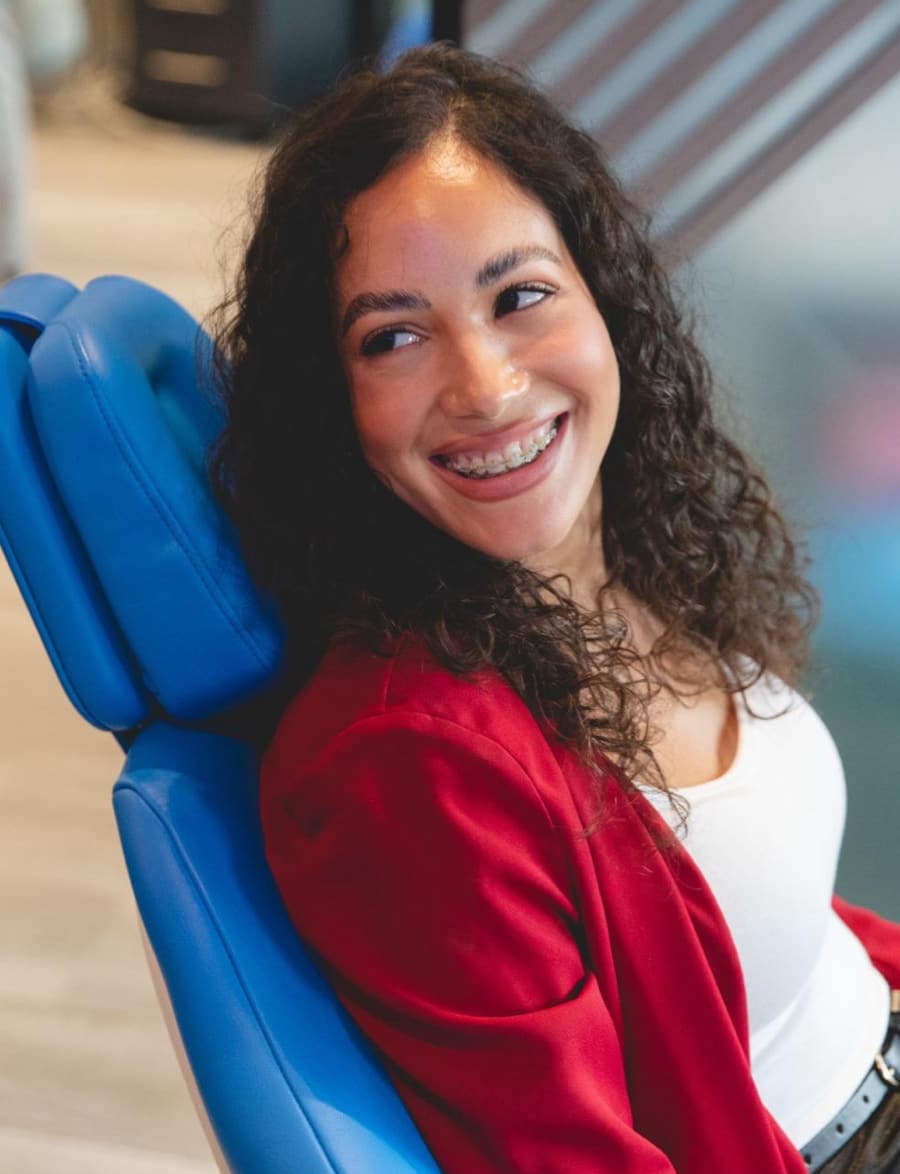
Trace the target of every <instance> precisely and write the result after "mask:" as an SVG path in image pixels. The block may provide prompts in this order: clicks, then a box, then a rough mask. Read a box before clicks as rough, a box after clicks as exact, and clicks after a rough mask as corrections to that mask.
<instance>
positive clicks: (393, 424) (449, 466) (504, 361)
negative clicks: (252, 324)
mask: <svg viewBox="0 0 900 1174" xmlns="http://www.w3.org/2000/svg"><path fill="white" fill-rule="evenodd" d="M345 226H346V228H347V232H348V236H349V245H348V248H347V251H346V252H345V254H344V256H343V257H342V258H341V260H340V262H339V265H338V269H337V273H336V308H337V323H338V331H339V334H340V339H339V345H340V349H341V355H342V360H343V364H344V369H345V372H346V375H347V379H348V383H349V388H350V394H351V401H352V406H353V414H354V418H355V421H356V427H357V430H358V434H359V439H360V443H361V446H362V450H363V453H364V455H365V458H366V460H367V461H368V463H369V465H370V466H371V468H372V469H373V470H374V472H375V473H376V474H378V476H379V477H381V479H382V480H383V481H384V482H385V483H386V484H387V485H388V486H389V487H390V488H391V489H392V490H393V492H394V493H396V494H397V496H398V497H400V498H402V499H403V501H405V502H406V503H407V504H408V505H410V506H412V508H413V509H415V510H417V511H418V513H420V514H421V515H423V516H424V517H425V518H427V519H428V520H429V521H430V522H432V523H433V524H434V525H435V526H438V527H440V529H442V530H444V531H446V532H447V533H449V534H451V535H453V537H455V538H457V539H459V541H461V542H464V543H466V544H467V545H469V546H473V547H476V548H477V549H478V550H481V551H484V552H485V553H487V554H490V555H493V556H495V557H497V558H502V559H516V560H519V561H522V562H524V563H525V564H526V565H530V566H532V567H533V568H534V569H538V570H541V571H543V572H544V573H548V572H549V573H552V572H554V571H559V570H566V569H567V568H568V566H569V565H570V564H572V563H573V562H574V561H577V560H578V559H580V558H583V553H584V550H583V548H584V546H585V543H587V542H591V543H596V542H597V528H598V524H599V514H600V482H599V477H598V471H599V468H600V462H601V461H602V459H603V455H604V453H605V452H606V448H607V445H608V444H609V440H610V437H611V435H612V431H613V426H614V424H615V419H616V412H617V409H618V399H619V374H618V367H617V365H616V358H615V354H614V353H613V348H612V344H611V342H610V338H609V334H608V333H607V330H606V325H605V323H604V321H603V318H602V317H601V315H600V312H599V311H598V309H597V307H596V305H595V304H594V300H593V298H592V297H591V295H590V293H589V292H588V289H587V286H586V285H585V283H584V281H583V279H582V277H581V275H580V273H579V272H578V269H577V268H576V266H575V263H574V261H573V260H572V258H571V256H570V255H569V252H568V250H567V248H566V246H565V244H564V242H563V240H562V237H561V236H560V234H559V232H558V230H557V228H556V225H555V223H554V221H553V220H552V218H551V217H550V215H549V213H548V212H547V211H546V209H545V208H544V207H543V205H542V204H540V203H538V202H537V201H536V200H534V199H533V198H532V197H531V196H529V195H527V194H526V193H525V192H524V191H522V190H521V189H520V188H518V187H517V186H516V185H515V184H514V183H513V182H512V181H511V180H509V179H508V178H507V177H506V176H505V175H504V174H503V173H502V172H501V171H500V170H498V169H497V168H496V167H495V166H493V165H492V164H491V163H489V162H488V161H486V160H484V159H482V158H481V157H480V156H478V155H475V154H474V153H472V152H471V151H470V150H469V149H468V148H466V147H464V146H463V145H461V144H460V143H459V142H458V141H457V140H455V139H452V138H449V137H445V138H443V139H441V140H439V141H438V142H436V143H434V144H433V145H431V146H430V147H429V148H427V149H426V150H425V151H423V152H421V153H420V154H418V155H415V156H413V157H412V158H411V159H409V160H407V161H404V162H403V163H401V164H399V165H398V166H396V167H395V168H393V169H392V170H391V171H390V172H388V173H387V174H386V175H385V176H384V177H383V178H382V179H380V180H379V181H378V182H377V183H376V184H374V185H373V186H372V187H371V188H369V189H368V190H366V191H364V192H362V193H361V194H360V195H359V196H357V197H356V198H355V199H354V200H353V201H352V202H351V204H350V206H349V208H348V210H347V214H346V218H345ZM595 549H599V548H598V547H595Z"/></svg>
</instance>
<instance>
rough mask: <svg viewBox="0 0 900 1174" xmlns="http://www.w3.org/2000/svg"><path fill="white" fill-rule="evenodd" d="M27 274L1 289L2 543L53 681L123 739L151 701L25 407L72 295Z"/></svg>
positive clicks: (55, 282)
mask: <svg viewBox="0 0 900 1174" xmlns="http://www.w3.org/2000/svg"><path fill="white" fill-rule="evenodd" d="M77 292H78V291H77V290H76V288H75V286H73V285H71V284H70V283H69V282H67V281H62V280H60V279H59V278H57V277H49V276H45V275H30V276H27V277H19V278H16V280H15V281H12V282H10V283H8V284H7V285H6V286H4V287H3V288H2V289H0V471H2V486H0V543H2V546H3V549H4V551H5V553H6V557H7V560H8V561H9V564H10V567H11V569H12V572H13V575H14V576H15V578H16V581H17V582H18V585H19V589H20V591H21V592H22V595H23V597H24V599H25V602H26V604H27V605H28V608H29V611H30V612H31V616H32V618H33V620H34V622H35V625H36V627H37V629H38V632H39V633H40V635H41V639H42V640H43V642H44V646H45V648H46V649H47V652H48V654H49V656H50V660H51V661H52V663H53V666H54V668H55V669H56V673H57V675H58V676H59V679H60V682H61V684H62V686H63V688H64V689H65V691H66V693H67V694H68V696H69V699H70V700H71V702H72V704H73V705H74V706H75V708H76V709H77V710H78V712H79V713H80V714H81V715H82V716H83V717H84V718H86V720H87V721H89V722H91V723H92V724H93V725H96V726H100V727H102V728H104V729H110V730H127V729H130V728H131V727H132V726H135V725H137V724H138V723H139V722H142V721H144V720H145V718H146V717H147V714H148V710H149V702H148V699H147V697H146V695H145V694H144V692H143V691H142V690H141V689H140V687H139V685H138V683H137V674H136V671H135V667H134V662H133V660H132V659H131V656H130V654H129V652H128V650H127V648H126V647H125V645H124V643H123V641H122V638H121V635H120V633H119V630H118V626H117V625H116V623H115V620H114V619H113V616H112V614H111V613H110V611H109V608H108V607H107V605H106V601H105V599H104V597H103V593H102V591H101V590H100V587H99V585H98V583H97V581H96V577H95V575H94V572H93V569H92V568H91V565H90V563H89V561H88V559H87V558H86V556H85V551H84V548H83V547H82V545H81V541H80V539H79V538H78V535H77V534H76V532H75V530H74V529H73V528H72V525H71V522H70V520H69V518H68V515H67V513H66V510H65V507H64V506H63V504H62V502H61V500H60V497H59V493H58V492H57V489H56V487H55V485H54V483H53V478H52V477H51V475H50V473H49V470H48V468H47V464H46V461H45V459H44V454H43V452H42V451H41V447H40V444H39V442H38V439H37V436H36V434H35V430H34V422H33V420H32V417H31V411H30V409H29V406H28V401H27V395H26V384H27V379H28V355H29V351H30V350H31V344H32V342H33V341H34V339H35V337H36V336H37V334H39V333H40V331H41V330H42V329H43V327H44V325H45V323H46V322H47V321H49V320H50V319H51V318H52V317H53V316H54V315H55V314H56V313H58V312H59V311H61V310H62V309H63V307H64V306H65V305H66V304H67V303H68V302H70V301H71V300H72V298H74V297H75V296H76V294H77Z"/></svg>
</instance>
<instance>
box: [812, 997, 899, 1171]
mask: <svg viewBox="0 0 900 1174" xmlns="http://www.w3.org/2000/svg"><path fill="white" fill-rule="evenodd" d="M898 1090H900V1014H894V1015H892V1016H891V1026H890V1029H889V1031H888V1033H887V1036H886V1037H885V1041H884V1043H883V1044H882V1046H881V1051H880V1052H879V1053H878V1055H877V1056H876V1057H875V1062H874V1063H873V1064H872V1067H871V1068H870V1069H869V1073H868V1075H867V1076H866V1078H865V1080H864V1081H863V1082H862V1084H861V1085H860V1086H859V1088H857V1090H856V1092H855V1093H854V1094H853V1096H852V1097H851V1098H850V1100H849V1101H847V1103H846V1105H844V1107H843V1109H841V1111H840V1112H839V1113H838V1114H837V1115H836V1116H834V1117H832V1118H831V1120H830V1121H829V1122H828V1124H827V1125H826V1126H825V1128H824V1129H820V1130H819V1132H818V1133H817V1134H816V1136H815V1137H814V1138H813V1139H812V1141H810V1142H807V1144H806V1145H805V1146H803V1147H802V1148H801V1150H800V1152H801V1153H802V1155H803V1160H804V1161H805V1162H806V1164H807V1166H809V1168H810V1170H819V1169H821V1168H822V1166H824V1165H825V1163H826V1162H827V1161H828V1160H829V1159H830V1158H833V1157H834V1155H835V1154H836V1153H838V1151H839V1150H842V1149H843V1148H844V1146H845V1145H846V1144H847V1143H848V1142H849V1141H850V1140H851V1139H852V1137H853V1135H854V1134H855V1133H856V1132H857V1131H858V1130H859V1129H861V1128H862V1126H863V1125H865V1123H866V1122H867V1121H868V1120H869V1118H870V1117H871V1116H872V1114H873V1113H874V1112H875V1111H876V1109H878V1108H879V1107H880V1106H881V1104H882V1102H883V1101H885V1100H886V1099H887V1097H889V1096H890V1095H891V1093H894V1092H897V1091H898Z"/></svg>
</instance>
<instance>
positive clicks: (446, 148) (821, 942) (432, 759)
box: [217, 46, 900, 1174]
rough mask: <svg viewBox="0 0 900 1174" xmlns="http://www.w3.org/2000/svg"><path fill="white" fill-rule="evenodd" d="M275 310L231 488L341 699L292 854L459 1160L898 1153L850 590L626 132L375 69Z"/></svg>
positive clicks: (318, 939)
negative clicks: (673, 279) (868, 898)
mask: <svg viewBox="0 0 900 1174" xmlns="http://www.w3.org/2000/svg"><path fill="white" fill-rule="evenodd" d="M233 311H234V312H233V315H232V317H231V322H230V325H229V327H228V328H227V330H225V331H224V332H223V335H222V341H223V344H224V349H225V351H226V352H227V353H228V355H229V357H230V358H231V360H232V374H231V377H230V380H231V382H230V387H229V413H230V417H229V425H228V429H227V431H226V434H225V436H224V437H223V441H222V445H221V448H220V450H219V457H218V466H217V469H218V474H217V475H218V481H219V484H220V485H221V486H222V491H223V493H224V495H225V498H226V501H227V503H228V505H229V508H230V509H231V511H232V513H233V516H234V518H235V520H236V522H237V524H238V527H239V529H240V531H241V534H242V537H243V540H244V543H245V547H246V551H247V555H248V558H249V560H250V563H251V566H252V567H253V568H254V569H255V571H256V573H257V574H258V576H259V578H260V580H261V581H262V582H264V583H265V584H266V585H267V586H268V587H269V588H271V589H272V590H273V591H274V593H275V595H276V596H277V598H278V599H279V601H280V603H281V605H282V607H283V609H284V612H285V616H286V619H287V624H288V629H289V632H290V634H291V637H292V649H293V658H292V665H293V676H294V679H295V681H296V682H297V684H298V685H301V684H302V688H300V691H299V693H298V694H297V696H296V697H295V698H294V700H293V701H292V702H291V704H290V705H289V706H288V708H287V710H286V712H285V713H284V715H283V718H282V720H281V724H280V726H279V729H278V732H277V734H276V736H275V738H274V740H273V742H272V744H271V746H270V747H269V750H268V753H267V755H266V758H265V762H264V767H263V773H262V815H263V822H264V828H265V833H266V841H267V851H268V855H269V860H270V862H271V866H272V869H273V872H274V875H275V878H276V881H277V882H278V884H279V887H280V889H281V892H282V894H283V896H284V899H285V902H286V905H287V907H288V909H289V911H290V913H291V915H292V917H293V919H294V921H295V923H296V925H297V928H298V930H299V932H300V933H301V934H302V936H303V937H304V939H305V940H306V941H307V942H308V943H310V944H311V945H312V946H313V947H314V948H315V949H316V950H317V951H318V953H319V955H320V957H321V960H322V963H323V965H324V967H325V969H326V972H327V973H328V975H329V977H330V979H331V981H332V983H333V985H334V988H335V990H336V992H337V994H338V996H339V998H340V999H341V1001H342V1002H343V1004H344V1006H345V1007H346V1008H347V1010H348V1011H349V1013H350V1014H351V1016H352V1017H353V1018H354V1019H355V1020H356V1022H357V1023H358V1024H359V1026H360V1027H361V1028H362V1030H363V1032H364V1033H365V1034H366V1035H367V1036H368V1037H369V1038H370V1040H371V1041H372V1042H373V1044H374V1045H375V1047H376V1048H377V1049H378V1051H379V1053H380V1054H381V1056H382V1057H383V1059H384V1062H385V1064H386V1065H387V1069H388V1071H389V1073H390V1075H391V1077H392V1079H393V1081H394V1083H395V1084H396V1087H397V1089H398V1091H399V1092H400V1095H401V1096H402V1097H403V1099H404V1101H405V1102H406V1104H407V1106H408V1108H409V1110H410V1112H411V1113H412V1116H413V1118H414V1119H415V1120H416V1122H417V1123H418V1125H419V1127H420V1128H421V1130H422V1132H423V1135H424V1137H425V1139H426V1141H427V1142H428V1144H429V1145H430V1147H431V1148H432V1150H433V1152H434V1154H435V1156H436V1158H437V1161H438V1164H439V1165H440V1166H441V1167H442V1169H444V1170H446V1171H448V1172H450V1174H456V1172H461V1174H480V1172H487V1171H492V1172H497V1171H504V1172H505V1171H517V1172H519V1171H521V1172H526V1171H543V1172H547V1171H553V1172H557V1171H559V1172H565V1174H582V1172H584V1174H587V1172H588V1171H590V1172H592V1174H596V1172H600V1171H603V1172H606V1171H615V1172H617V1174H663V1172H668V1174H671V1172H672V1171H677V1172H678V1174H712V1172H716V1174H722V1172H727V1174H761V1172H765V1174H776V1172H782V1171H784V1172H788V1171H790V1172H798V1171H801V1170H805V1169H808V1168H810V1167H811V1168H815V1169H826V1170H829V1171H832V1172H833V1171H837V1170H847V1169H851V1168H853V1169H865V1170H887V1169H892V1168H894V1167H893V1166H890V1165H885V1164H884V1162H883V1161H882V1159H881V1158H876V1157H874V1156H873V1155H874V1154H875V1152H876V1150H877V1151H878V1152H881V1150H883V1143H882V1140H881V1139H882V1137H883V1135H884V1134H885V1133H887V1134H889V1135H890V1137H894V1136H895V1134H896V1129H894V1128H893V1120H894V1118H895V1117H896V1116H897V1108H896V1106H897V1104H898V1103H900V1098H896V1099H894V1098H893V1094H892V1092H891V1093H890V1095H889V1089H891V1088H892V1086H891V1084H890V1080H889V1079H883V1078H882V1077H881V1076H879V1075H878V1070H876V1069H875V1068H874V1067H873V1059H874V1057H875V1056H876V1054H877V1053H879V1052H880V1049H884V1048H885V1047H888V1048H890V1047H891V1046H892V1045H893V1036H892V1035H889V987H890V984H893V985H895V986H896V985H900V936H898V932H897V930H896V929H895V927H892V926H889V925H888V924H887V923H884V922H881V921H880V920H879V919H877V918H875V917H874V915H871V914H867V913H865V912H863V911H859V910H851V909H850V908H849V907H846V906H843V905H840V904H839V905H838V906H837V908H838V909H839V910H840V914H841V916H838V912H836V911H835V910H833V909H832V908H831V904H830V902H831V897H832V885H833V879H834V870H835V866H836V860H837V852H838V847H839V840H840V834H841V825H842V818H843V779H842V776H841V771H840V763H839V761H838V759H837V756H836V751H835V749H834V746H833V744H832V742H831V740H830V739H829V737H828V735H827V732H826V731H825V730H824V727H823V726H822V724H821V722H820V721H819V719H818V718H817V717H816V716H815V714H814V713H813V711H812V710H811V709H810V708H809V706H808V705H807V704H806V703H805V702H804V701H803V700H802V698H800V697H799V695H798V694H796V693H795V692H794V691H793V690H792V688H791V685H792V684H795V683H796V681H797V679H798V675H799V673H800V671H801V668H802V666H803V664H804V659H805V655H806V644H807V636H808V632H809V628H810V624H811V616H812V612H813V610H814V596H813V593H812V591H811V589H810V588H809V586H808V585H807V583H806V581H805V580H804V578H803V574H802V565H801V559H800V556H799V554H798V552H797V550H796V549H795V546H794V544H793V543H792V541H791V539H790V537H789V535H788V533H787V530H786V528H785V525H784V523H783V521H782V519H781V517H780V516H779V514H778V513H777V511H776V509H775V508H774V506H773V504H772V502H771V499H770V494H769V491H768V489H767V487H766V484H765V482H764V481H763V480H762V478H761V477H760V476H759V475H758V474H757V473H755V472H754V471H753V470H752V469H751V468H750V466H749V465H748V462H747V461H746V459H745V457H744V456H743V455H742V454H741V452H740V451H739V450H738V448H737V447H735V445H734V444H733V443H732V442H731V441H729V440H728V439H727V438H726V437H725V435H724V434H723V433H722V432H721V431H720V430H719V428H718V426H717V424H716V422H715V420H714V418H713V411H712V404H711V386H710V377H709V374H708V371H707V367H706V364H705V362H704V360H703V358H702V356H701V355H700V353H699V352H698V350H697V348H696V346H695V345H694V343H693V342H692V341H691V338H690V335H689V332H688V331H687V330H686V329H685V327H684V326H683V324H682V323H681V320H680V317H679V313H678V311H677V309H676V307H675V305H674V302H673V299H672V296H671V294H670V291H669V287H668V283H667V281H666V278H665V276H664V274H663V272H662V271H661V269H660V267H659V265H658V264H657V262H656V261H655V259H654V257H653V255H652V252H651V250H650V249H649V247H648V245H647V243H646V240H645V237H644V235H643V227H642V224H641V221H640V218H639V217H638V215H637V214H636V212H635V210H634V209H633V208H632V207H631V205H630V204H629V203H628V201H627V200H626V199H625V197H624V196H623V194H622V193H621V191H620V190H619V188H618V186H617V185H616V183H615V181H614V180H613V179H612V178H611V176H610V175H609V172H608V171H607V170H606V168H605V166H604V163H603V161H602V159H601V157H600V155H599V153H598V151H597V148H596V146H595V145H594V143H593V142H592V141H591V140H590V139H589V138H588V137H587V136H586V135H584V134H581V133H579V132H578V131H576V130H574V129H572V128H571V127H569V126H568V125H567V124H566V123H565V122H564V120H563V119H562V118H561V117H560V115H559V114H558V113H557V112H556V111H555V110H554V109H553V108H552V107H551V106H550V105H549V103H548V102H547V101H546V99H545V98H543V97H542V96H541V95H540V94H538V93H537V92H535V91H534V90H533V89H531V88H530V87H529V86H528V85H527V84H526V83H525V82H524V81H523V80H522V79H520V78H519V77H518V76H517V75H515V74H513V73H511V72H509V71H507V70H505V69H503V68H501V67H499V66H496V65H494V64H493V63H490V62H488V61H486V60H483V59H479V58H477V57H475V56H473V55H469V54H466V53H464V52H461V51H458V50H454V49H450V48H446V47H441V46H435V47H431V48H428V49H425V50H419V51H414V52H413V53H411V54H408V55H407V56H406V57H404V58H403V59H401V61H400V62H399V63H398V64H397V65H396V66H395V68H394V69H393V70H392V71H391V72H390V73H388V74H387V75H385V76H378V75H376V74H369V73H364V74H359V75H357V76H355V77H352V78H350V79H348V80H347V81H345V82H344V83H343V84H342V85H341V86H340V87H339V89H338V90H337V91H335V92H334V93H333V94H331V95H330V96H329V97H327V98H326V99H325V100H324V101H323V102H322V103H321V104H320V106H319V107H318V108H317V109H316V110H314V111H313V112H311V113H309V114H307V115H305V116H303V117H302V118H301V119H300V121H299V122H298V124H297V126H296V127H295V128H294V129H293V131H292V132H291V133H290V134H289V135H288V137H287V138H286V139H285V141H284V142H283V143H282V144H281V146H280V147H279V149H278V150H277V151H276V152H275V155H274V157H273V159H272V161H271V164H270V166H269V169H268V173H267V177H266V183H265V189H264V192H263V194H262V199H261V203H260V206H259V208H258V211H257V218H256V225H255V229H254V232H253V235H252V239H251V240H250V243H249V247H248V249H247V254H246V259H245V264H244V267H243V271H242V274H241V278H240V282H239V287H238V292H237V295H236V299H235V303H234V307H233ZM848 922H849V925H852V926H853V930H851V928H849V926H848ZM863 941H864V942H865V945H866V947H867V949H864V948H863V944H862V942H863ZM867 950H868V952H867ZM898 1047H900V1045H898ZM887 1055H888V1059H891V1058H892V1057H893V1051H892V1050H889V1051H888V1053H887ZM881 1062H882V1064H883V1065H885V1067H884V1071H885V1072H886V1073H887V1076H888V1077H890V1074H891V1073H890V1069H889V1067H888V1066H887V1061H884V1060H882V1061H881ZM873 1073H874V1076H873ZM873 1079H874V1081H876V1082H878V1087H877V1089H876V1088H875V1087H874V1085H873V1083H872V1081H873ZM864 1081H868V1082H869V1083H868V1084H866V1087H865V1090H864V1091H863V1092H862V1093H861V1094H860V1096H858V1097H857V1098H856V1099H854V1093H855V1092H856V1090H857V1088H858V1086H860V1084H861V1083H862V1082H864ZM863 1097H864V1098H865V1099H864V1100H863V1099H862V1098H863ZM848 1106H849V1109H848ZM873 1109H874V1110H876V1111H875V1112H872V1110H873ZM851 1110H852V1111H853V1112H855V1111H856V1110H859V1112H857V1113H856V1117H853V1120H852V1121H851V1116H852V1112H851V1115H850V1116H848V1115H847V1114H848V1112H850V1111H851ZM842 1114H843V1115H842ZM836 1115H837V1116H838V1120H837V1121H836V1122H834V1121H833V1119H834V1118H835V1116H836ZM860 1116H864V1117H865V1124H864V1125H863V1126H862V1127H861V1128H858V1121H857V1118H858V1117H860ZM838 1127H840V1128H838ZM797 1147H803V1149H804V1153H805V1154H806V1157H807V1160H804V1157H803V1156H801V1154H800V1153H799V1152H798V1148H797ZM865 1147H868V1149H867V1150H866V1154H867V1156H866V1157H865V1158H860V1153H861V1152H862V1150H863V1149H864V1148H865ZM879 1147H880V1148H879ZM891 1147H892V1148H891ZM838 1149H839V1150H840V1152H839V1153H838V1152H837V1151H838ZM889 1151H890V1152H889V1155H888V1157H885V1158H884V1161H891V1160H893V1161H897V1160H900V1159H897V1157H896V1155H897V1153H898V1152H900V1150H898V1146H897V1143H896V1142H891V1143H890V1146H889ZM835 1155H836V1156H835ZM891 1155H893V1157H891ZM858 1161H864V1162H865V1163H866V1164H864V1165H862V1166H859V1165H858V1164H854V1163H857V1162H858ZM880 1161H882V1164H878V1162H880ZM897 1168H898V1169H900V1166H898V1167H897Z"/></svg>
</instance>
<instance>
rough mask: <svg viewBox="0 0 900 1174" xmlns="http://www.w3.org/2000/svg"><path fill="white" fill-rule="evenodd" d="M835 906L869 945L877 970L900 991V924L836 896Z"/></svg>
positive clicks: (835, 909) (843, 918)
mask: <svg viewBox="0 0 900 1174" xmlns="http://www.w3.org/2000/svg"><path fill="white" fill-rule="evenodd" d="M832 907H833V908H834V911H835V913H837V915H838V917H840V919H841V920H842V921H843V922H845V923H846V925H848V926H849V928H850V929H851V930H852V931H853V932H854V933H855V934H856V936H857V937H858V938H859V940H860V941H861V942H862V944H863V945H864V946H865V948H866V951H867V953H868V955H869V957H870V958H871V959H872V965H873V966H874V967H875V969H876V970H878V971H879V972H880V973H881V974H882V975H883V976H884V978H885V979H886V980H887V982H888V983H889V984H890V986H891V987H892V988H893V989H894V990H900V925H898V924H897V923H896V922H894V921H888V920H887V919H886V918H884V917H879V916H878V914H877V913H873V912H872V910H871V909H864V908H862V906H860V905H851V904H850V903H849V901H845V900H844V899H843V898H842V897H838V896H835V897H834V899H833V900H832Z"/></svg>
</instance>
